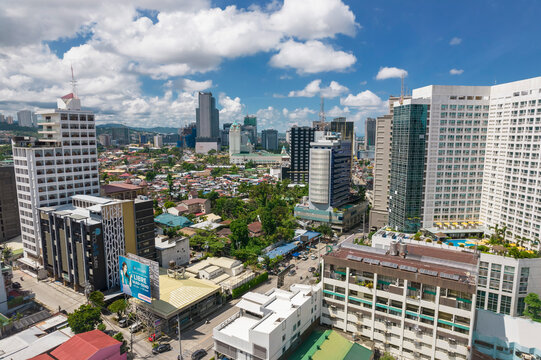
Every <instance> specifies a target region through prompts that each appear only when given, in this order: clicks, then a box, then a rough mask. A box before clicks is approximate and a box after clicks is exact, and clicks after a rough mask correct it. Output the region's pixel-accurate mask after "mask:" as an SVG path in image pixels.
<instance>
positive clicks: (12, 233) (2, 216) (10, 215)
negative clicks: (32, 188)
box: [0, 164, 21, 243]
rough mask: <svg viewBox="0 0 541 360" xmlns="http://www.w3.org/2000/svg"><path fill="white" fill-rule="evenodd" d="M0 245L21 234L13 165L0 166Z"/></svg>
mask: <svg viewBox="0 0 541 360" xmlns="http://www.w3.org/2000/svg"><path fill="white" fill-rule="evenodd" d="M0 184H2V191H0V243H1V242H4V241H7V240H9V239H12V238H14V237H16V236H18V235H20V234H21V227H20V225H19V224H20V221H19V206H18V203H17V185H16V181H15V168H14V167H13V165H1V164H0Z"/></svg>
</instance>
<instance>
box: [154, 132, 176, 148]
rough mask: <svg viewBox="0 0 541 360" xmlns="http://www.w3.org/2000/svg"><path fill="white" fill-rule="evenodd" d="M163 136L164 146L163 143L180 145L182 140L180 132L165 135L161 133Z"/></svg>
mask: <svg viewBox="0 0 541 360" xmlns="http://www.w3.org/2000/svg"><path fill="white" fill-rule="evenodd" d="M160 135H161V134H160ZM161 137H162V146H163V145H169V146H178V144H179V142H180V135H179V134H165V135H161ZM154 139H156V137H154ZM154 146H156V145H154Z"/></svg>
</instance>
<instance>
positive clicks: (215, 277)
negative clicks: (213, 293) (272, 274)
mask: <svg viewBox="0 0 541 360" xmlns="http://www.w3.org/2000/svg"><path fill="white" fill-rule="evenodd" d="M186 273H187V274H188V276H193V277H196V278H199V279H205V280H208V281H210V282H212V283H213V284H215V285H218V286H220V287H221V288H222V293H224V294H228V295H230V294H231V293H232V291H233V290H234V289H236V288H238V287H239V286H242V285H244V284H246V283H247V282H249V281H250V280H252V279H253V278H255V276H256V274H255V273H254V272H253V271H251V270H249V269H246V270H245V269H244V265H243V264H242V262H241V261H239V260H236V259H231V258H226V257H209V258H206V259H205V260H202V261H199V262H196V263H195V264H192V265H190V266H188V267H187V268H186Z"/></svg>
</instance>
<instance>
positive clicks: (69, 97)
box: [62, 93, 75, 100]
mask: <svg viewBox="0 0 541 360" xmlns="http://www.w3.org/2000/svg"><path fill="white" fill-rule="evenodd" d="M74 97H75V95H73V93H69V94H68V95H64V96H62V99H64V100H66V99H73V98H74Z"/></svg>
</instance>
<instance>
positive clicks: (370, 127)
mask: <svg viewBox="0 0 541 360" xmlns="http://www.w3.org/2000/svg"><path fill="white" fill-rule="evenodd" d="M375 143H376V119H374V118H366V121H365V123H364V146H365V150H372V149H373V148H374V146H375Z"/></svg>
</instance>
